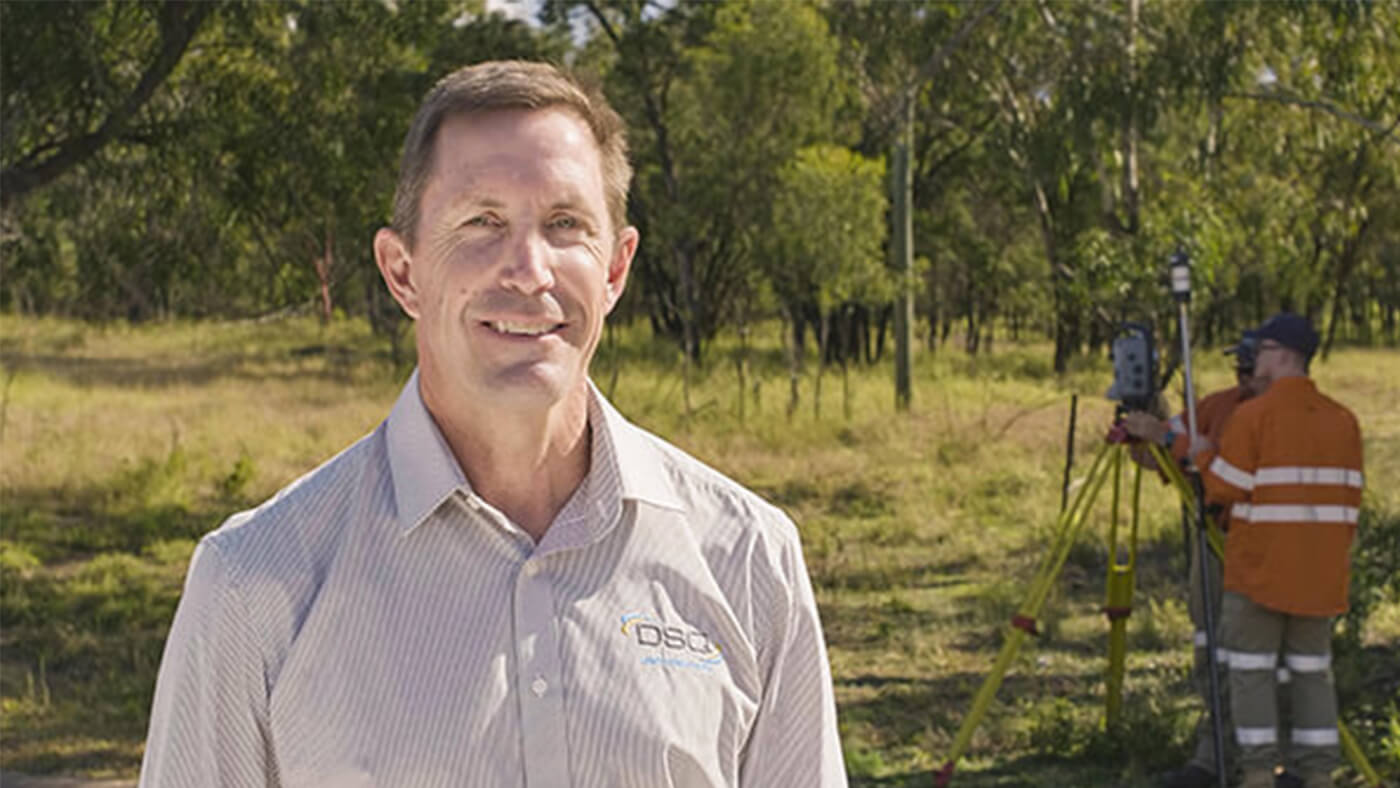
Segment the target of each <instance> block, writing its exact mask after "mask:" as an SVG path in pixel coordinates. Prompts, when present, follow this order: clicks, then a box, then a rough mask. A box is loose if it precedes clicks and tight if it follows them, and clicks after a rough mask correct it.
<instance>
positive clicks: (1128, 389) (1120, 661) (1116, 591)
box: [934, 248, 1381, 788]
mask: <svg viewBox="0 0 1400 788" xmlns="http://www.w3.org/2000/svg"><path fill="white" fill-rule="evenodd" d="M1169 271H1170V276H1169V282H1170V286H1171V293H1172V300H1173V301H1175V303H1176V306H1177V319H1178V322H1179V333H1180V339H1181V361H1182V373H1183V377H1184V382H1185V386H1186V391H1185V399H1186V411H1187V432H1188V434H1190V435H1197V434H1199V431H1198V429H1197V428H1198V422H1197V420H1196V395H1195V386H1194V382H1193V381H1192V375H1191V331H1190V319H1189V309H1188V306H1189V304H1190V301H1191V261H1190V257H1189V256H1188V255H1187V254H1186V252H1185V251H1184V250H1182V249H1180V248H1178V249H1177V251H1176V253H1174V254H1173V255H1172V256H1171V261H1170V269H1169ZM1125 328H1126V329H1128V335H1127V336H1125V337H1122V338H1120V340H1117V341H1115V343H1114V376H1115V380H1114V386H1113V388H1111V389H1109V398H1110V399H1117V400H1119V403H1120V404H1119V406H1118V410H1117V413H1116V414H1115V417H1114V424H1113V427H1112V428H1111V429H1110V430H1109V431H1108V435H1107V436H1106V439H1105V441H1104V445H1103V446H1102V447H1101V448H1100V449H1099V452H1098V454H1097V455H1096V456H1095V457H1094V460H1093V462H1092V463H1091V464H1090V466H1089V472H1088V474H1087V475H1086V477H1085V479H1084V483H1083V485H1082V486H1081V487H1080V488H1079V491H1078V493H1077V494H1076V495H1075V496H1074V503H1073V505H1071V506H1068V507H1066V506H1065V505H1064V499H1062V501H1061V511H1060V516H1059V519H1058V520H1057V521H1056V523H1055V531H1054V543H1053V545H1052V547H1051V550H1050V552H1049V553H1047V554H1046V555H1045V557H1044V558H1043V559H1042V560H1041V563H1040V567H1039V568H1038V569H1037V571H1036V576H1035V579H1034V580H1033V581H1032V582H1031V586H1030V593H1029V594H1028V595H1027V596H1026V599H1025V601H1024V602H1023V603H1022V605H1021V607H1020V608H1019V609H1018V610H1017V612H1016V614H1015V615H1014V616H1012V617H1011V622H1010V629H1009V630H1008V631H1007V636H1006V639H1005V640H1004V641H1003V644H1002V649H1001V653H1000V654H998V655H997V659H996V662H995V663H993V665H992V670H991V672H989V673H988V674H987V677H986V678H985V679H984V680H983V681H982V686H981V687H980V688H979V689H978V690H977V694H976V695H975V696H974V697H973V701H972V708H971V709H970V710H969V712H968V715H967V717H966V718H965V719H964V720H963V724H962V727H961V728H959V729H958V733H957V736H955V737H954V739H953V746H952V751H951V752H950V753H949V756H948V759H947V760H946V761H944V763H943V765H942V767H941V768H940V769H939V770H938V771H937V772H935V773H934V785H935V786H938V787H939V788H942V786H946V785H948V783H949V781H950V780H951V779H952V776H953V770H954V769H955V767H956V765H957V761H958V758H960V757H962V754H963V752H964V751H966V749H967V746H968V744H969V742H971V740H972V734H973V732H974V731H975V730H976V729H977V725H978V724H979V723H980V722H981V721H982V717H983V716H985V715H986V713H987V709H988V708H989V707H990V706H991V704H992V700H993V699H994V697H995V696H996V691H997V689H998V688H999V687H1000V686H1001V682H1002V680H1003V679H1004V678H1005V676H1006V671H1007V669H1008V668H1010V666H1011V662H1012V661H1013V660H1014V659H1015V658H1016V655H1017V654H1018V653H1019V652H1020V650H1021V646H1022V644H1023V643H1024V642H1025V639H1026V636H1028V635H1036V634H1039V632H1038V631H1037V629H1036V617H1037V616H1039V615H1040V610H1041V608H1042V607H1043V606H1044V604H1045V600H1046V598H1047V597H1048V596H1049V595H1050V589H1051V586H1052V585H1053V584H1054V582H1055V578H1056V577H1058V576H1059V574H1060V570H1061V569H1062V568H1063V567H1064V564H1065V560H1066V559H1067V558H1069V552H1070V548H1071V547H1072V546H1073V545H1074V541H1075V538H1076V537H1077V536H1078V534H1079V531H1080V530H1081V529H1082V528H1083V526H1084V522H1085V520H1086V519H1087V515H1088V512H1089V510H1090V508H1091V507H1092V506H1093V503H1094V499H1095V498H1096V497H1098V494H1099V491H1100V490H1101V489H1102V488H1103V486H1104V484H1105V483H1106V481H1107V479H1109V478H1110V477H1111V478H1112V479H1113V503H1112V508H1111V510H1110V525H1109V538H1108V551H1109V569H1108V581H1107V584H1108V589H1107V592H1106V594H1105V597H1106V600H1105V604H1104V608H1103V612H1104V615H1105V616H1107V617H1108V621H1109V633H1108V675H1107V677H1106V681H1105V684H1106V696H1107V697H1106V698H1105V716H1106V722H1107V724H1108V727H1110V728H1112V727H1114V726H1115V725H1116V724H1117V723H1118V721H1119V715H1120V712H1121V710H1122V700H1123V670H1124V662H1125V659H1126V656H1127V619H1128V616H1129V615H1131V614H1132V600H1133V592H1134V587H1135V585H1136V567H1137V536H1138V503H1139V499H1140V492H1141V487H1142V467H1141V466H1139V465H1135V466H1134V473H1133V482H1132V485H1133V487H1132V525H1131V528H1130V530H1129V533H1128V541H1127V547H1126V549H1125V550H1121V551H1120V550H1119V544H1118V522H1119V520H1118V515H1119V509H1120V508H1121V506H1120V497H1121V488H1122V475H1123V455H1124V454H1125V453H1126V452H1127V446H1128V443H1129V440H1128V435H1127V432H1126V430H1125V429H1124V428H1123V426H1122V424H1121V417H1122V415H1123V412H1124V409H1125V405H1129V406H1135V407H1139V408H1143V406H1145V404H1146V403H1147V402H1148V401H1149V400H1150V398H1151V395H1152V394H1153V393H1155V390H1156V387H1155V385H1154V383H1155V381H1154V378H1155V377H1156V353H1155V351H1154V350H1153V349H1152V339H1151V329H1150V328H1149V327H1147V326H1144V325H1141V324H1126V325H1125ZM1120 342H1122V343H1123V345H1122V349H1123V350H1124V351H1125V352H1124V353H1123V354H1122V355H1121V357H1120V354H1119V349H1120V348H1119V343H1120ZM1144 409H1145V408H1144ZM1073 438H1074V414H1073V412H1071V414H1070V443H1069V448H1070V457H1071V458H1072V457H1073ZM1142 445H1145V446H1146V447H1147V448H1148V450H1149V451H1150V452H1151V453H1152V457H1153V459H1154V460H1155V461H1156V464H1157V467H1158V468H1159V469H1161V471H1162V472H1163V473H1164V474H1165V475H1166V476H1167V479H1168V481H1169V482H1170V483H1171V484H1172V487H1173V488H1174V489H1175V490H1176V491H1177V493H1178V494H1179V495H1180V496H1181V499H1182V504H1183V508H1184V511H1185V512H1186V513H1187V516H1188V518H1189V519H1188V522H1191V523H1195V524H1196V526H1197V527H1196V528H1193V529H1188V532H1189V533H1190V534H1195V542H1196V544H1195V545H1194V548H1195V550H1196V553H1195V554H1196V556H1198V559H1197V560H1198V561H1199V562H1200V567H1201V584H1202V592H1201V593H1202V597H1203V599H1202V603H1203V604H1202V606H1201V609H1202V612H1203V615H1204V619H1205V620H1204V622H1203V623H1204V625H1205V630H1206V659H1207V664H1208V670H1207V673H1208V679H1209V682H1210V693H1209V706H1210V716H1211V727H1212V733H1213V736H1214V739H1215V742H1214V744H1215V747H1214V749H1215V775H1216V780H1217V781H1218V782H1219V785H1220V788H1225V784H1226V770H1225V745H1224V735H1225V732H1224V731H1223V730H1222V725H1221V719H1222V715H1221V694H1222V693H1221V687H1220V686H1219V681H1220V671H1219V669H1218V667H1219V665H1218V660H1219V658H1220V656H1219V655H1220V653H1221V650H1220V649H1218V648H1217V644H1216V642H1215V641H1216V625H1215V621H1214V615H1215V614H1214V612H1213V611H1212V609H1211V608H1212V605H1211V603H1210V597H1211V589H1210V587H1209V579H1210V573H1209V571H1208V570H1207V563H1208V562H1207V554H1208V551H1209V552H1214V554H1215V556H1216V558H1217V559H1218V560H1220V561H1221V562H1222V563H1223V561H1224V557H1225V550H1224V538H1223V536H1222V535H1221V532H1220V529H1219V527H1218V526H1217V525H1216V524H1215V523H1214V521H1213V520H1212V518H1211V517H1210V516H1209V514H1207V512H1206V510H1205V495H1204V492H1203V490H1202V487H1201V479H1200V476H1199V475H1198V474H1196V473H1192V474H1191V476H1190V477H1189V478H1188V477H1187V475H1186V474H1185V473H1183V472H1182V469H1181V468H1180V467H1179V466H1178V465H1177V464H1176V461H1175V460H1173V459H1172V458H1171V457H1169V456H1168V455H1167V453H1166V451H1164V450H1163V449H1162V447H1161V446H1158V445H1157V444H1155V443H1146V444H1142ZM1188 464H1189V457H1188ZM1188 467H1189V465H1188ZM1192 470H1194V468H1193V469H1192ZM1065 473H1066V477H1065V478H1066V487H1065V489H1066V490H1068V479H1069V477H1068V474H1069V463H1066V469H1065ZM1066 497H1067V496H1066ZM1188 541H1190V536H1189V535H1188ZM1337 731H1338V733H1339V738H1340V742H1341V745H1342V752H1343V753H1344V754H1345V755H1346V756H1347V758H1348V759H1349V760H1350V761H1351V762H1352V765H1353V766H1355V767H1356V770H1357V771H1358V772H1360V773H1361V774H1362V776H1363V777H1365V778H1366V780H1367V781H1368V782H1370V783H1371V784H1372V785H1375V786H1378V787H1379V786H1380V784H1381V783H1380V777H1379V775H1378V774H1377V773H1376V771H1375V769H1374V768H1373V767H1372V766H1371V764H1370V763H1369V762H1368V761H1367V760H1366V756H1365V754H1364V753H1363V752H1362V750H1361V747H1360V746H1359V745H1358V744H1357V741H1356V739H1355V737H1353V736H1352V735H1351V732H1350V731H1349V730H1347V727H1346V725H1344V724H1343V723H1342V722H1341V720H1338V721H1337Z"/></svg>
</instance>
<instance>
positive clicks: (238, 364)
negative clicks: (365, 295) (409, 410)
mask: <svg viewBox="0 0 1400 788" xmlns="http://www.w3.org/2000/svg"><path fill="white" fill-rule="evenodd" d="M0 365H3V366H4V367H5V368H7V369H14V370H22V371H26V372H33V373H37V374H39V375H42V376H44V377H47V378H52V379H54V380H59V381H62V382H64V383H68V384H71V385H74V386H79V387H85V388H86V387H94V386H105V387H112V388H131V389H154V388H163V387H169V386H209V385H212V384H215V383H218V382H220V381H223V380H229V379H235V380H247V381H251V382H255V383H267V382H270V381H278V382H294V381H300V380H306V379H308V378H319V379H323V380H329V381H333V382H341V383H349V382H353V381H354V380H355V379H356V377H355V374H356V371H357V370H359V369H361V368H364V367H365V366H367V365H368V366H372V367H376V368H382V370H383V374H384V375H386V376H387V375H390V374H392V367H393V365H392V362H391V361H390V358H389V351H388V350H387V349H381V348H357V347H352V346H350V345H348V344H344V345H342V344H307V345H298V346H291V347H287V348H282V349H272V350H266V349H264V350H259V351H255V352H251V351H250V352H228V351H223V352H221V353H219V354H217V355H213V356H210V357H205V358H199V359H193V360H192V359H168V358H161V357H158V356H157V357H121V358H93V357H88V356H81V355H71V356H70V355H55V354H45V353H26V352H20V351H5V352H3V353H0Z"/></svg>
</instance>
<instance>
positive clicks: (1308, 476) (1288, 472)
mask: <svg viewBox="0 0 1400 788" xmlns="http://www.w3.org/2000/svg"><path fill="white" fill-rule="evenodd" d="M1254 483H1255V484H1256V485H1259V486H1261V487H1262V486H1264V485H1266V484H1335V485H1341V486H1345V487H1355V488H1357V489H1358V490H1359V489H1361V487H1362V484H1363V478H1362V475H1361V471H1354V470H1352V469H1350V468H1311V467H1307V466H1299V465H1283V466H1276V467H1272V468H1260V469H1259V470H1257V471H1255V472H1254Z"/></svg>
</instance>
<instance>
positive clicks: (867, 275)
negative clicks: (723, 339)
mask: <svg viewBox="0 0 1400 788" xmlns="http://www.w3.org/2000/svg"><path fill="white" fill-rule="evenodd" d="M884 178H885V167H884V163H883V161H880V160H870V159H866V158H864V157H862V156H860V155H859V154H856V153H853V152H852V151H850V150H848V149H846V148H843V147H839V146H835V145H816V146H811V147H807V148H803V149H801V150H799V151H798V152H797V154H796V155H795V156H794V157H793V158H792V159H791V160H790V161H789V162H788V163H787V164H785V165H783V167H782V168H781V169H780V170H779V172H778V182H779V186H778V188H777V189H776V190H775V193H774V202H773V212H772V227H771V230H770V232H769V234H768V235H767V238H766V240H765V243H764V244H763V247H762V249H763V253H764V254H763V258H764V270H765V271H766V273H767V276H768V279H769V280H770V282H771V283H772V288H773V292H774V293H775V295H776V297H777V298H778V299H779V300H780V301H781V302H782V303H783V307H784V312H785V313H786V314H787V315H789V316H791V315H793V314H795V313H796V312H798V311H799V310H802V309H804V308H806V307H807V306H808V305H815V306H816V308H817V310H818V315H819V317H818V326H819V331H818V343H819V353H818V362H817V377H816V385H815V388H814V394H813V408H814V410H816V411H817V412H820V408H821V374H822V368H823V367H824V366H825V361H826V358H827V356H828V353H827V352H826V351H827V350H828V347H829V345H830V343H831V341H832V339H833V337H832V336H831V331H832V326H833V325H834V324H835V323H836V322H837V321H836V319H835V318H836V314H835V313H836V311H837V310H839V309H841V308H843V307H847V306H852V305H869V304H878V303H884V302H888V301H889V299H890V298H891V297H893V295H894V284H895V278H894V276H893V275H892V274H891V272H890V271H889V270H888V269H887V268H886V266H885V265H884V262H883V257H884V254H883V248H882V247H883V245H884V241H885V236H886V232H885V228H886V222H885V211H886V209H887V203H886V201H885V196H884ZM842 325H845V326H848V327H849V325H850V323H849V321H845V322H843V323H842ZM844 339H846V340H847V344H849V337H846V338H844ZM836 357H837V359H838V360H839V361H840V362H841V369H842V375H843V381H844V380H845V374H846V372H847V354H845V353H840V354H836ZM789 361H790V365H791V380H792V390H791V399H790V406H789V410H791V409H792V408H793V407H795V406H796V402H797V383H796V382H797V373H798V365H799V363H800V357H799V355H798V349H797V348H796V346H795V339H794V340H793V341H792V342H791V344H790V345H789ZM843 390H844V389H843ZM844 401H845V403H846V407H847V409H848V410H849V397H846V399H845V400H844Z"/></svg>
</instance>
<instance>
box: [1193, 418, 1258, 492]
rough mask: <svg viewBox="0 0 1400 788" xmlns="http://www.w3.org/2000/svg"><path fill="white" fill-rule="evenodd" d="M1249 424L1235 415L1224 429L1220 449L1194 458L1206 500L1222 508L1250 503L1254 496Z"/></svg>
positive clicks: (1252, 438) (1252, 439) (1253, 447)
mask: <svg viewBox="0 0 1400 788" xmlns="http://www.w3.org/2000/svg"><path fill="white" fill-rule="evenodd" d="M1252 425H1253V422H1252V420H1250V419H1248V418H1240V417H1239V416H1238V415H1237V416H1236V417H1235V418H1232V419H1230V421H1229V422H1228V423H1226V425H1225V432H1224V434H1222V435H1221V436H1220V446H1219V447H1217V448H1216V449H1215V450H1211V451H1203V452H1200V453H1199V454H1197V455H1196V457H1195V460H1196V466H1197V467H1198V468H1200V470H1201V483H1202V484H1203V485H1204V486H1205V490H1206V499H1207V500H1209V501H1215V502H1218V503H1222V504H1229V503H1238V502H1241V501H1247V500H1249V497H1250V495H1251V494H1252V493H1253V492H1254V472H1255V470H1256V469H1257V468H1258V465H1259V460H1258V447H1257V446H1256V444H1255V436H1254V432H1255V431H1254V428H1253V426H1252Z"/></svg>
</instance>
